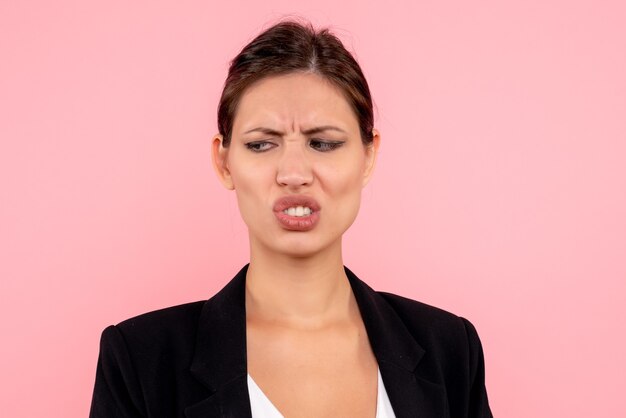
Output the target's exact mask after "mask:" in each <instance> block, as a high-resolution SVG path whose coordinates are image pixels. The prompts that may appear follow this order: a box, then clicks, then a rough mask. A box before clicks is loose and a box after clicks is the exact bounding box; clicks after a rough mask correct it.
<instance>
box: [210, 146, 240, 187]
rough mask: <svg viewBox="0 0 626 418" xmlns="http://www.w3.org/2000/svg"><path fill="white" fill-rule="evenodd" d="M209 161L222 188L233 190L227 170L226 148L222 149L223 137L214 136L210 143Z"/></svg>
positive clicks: (231, 180)
mask: <svg viewBox="0 0 626 418" xmlns="http://www.w3.org/2000/svg"><path fill="white" fill-rule="evenodd" d="M211 161H212V162H213V168H214V169H215V172H216V173H217V177H218V178H219V180H220V182H221V183H222V185H223V186H224V187H226V188H227V189H228V190H234V189H235V185H234V184H233V179H232V177H231V175H230V170H229V169H228V148H226V147H224V137H223V136H222V135H220V134H216V135H215V136H214V137H213V141H212V143H211Z"/></svg>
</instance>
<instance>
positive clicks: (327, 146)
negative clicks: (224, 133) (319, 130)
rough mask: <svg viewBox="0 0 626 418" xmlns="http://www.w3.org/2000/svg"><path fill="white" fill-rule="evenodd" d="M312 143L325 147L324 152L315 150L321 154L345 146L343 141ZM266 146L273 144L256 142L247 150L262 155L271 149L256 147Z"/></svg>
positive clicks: (247, 145)
mask: <svg viewBox="0 0 626 418" xmlns="http://www.w3.org/2000/svg"><path fill="white" fill-rule="evenodd" d="M312 143H316V144H320V145H321V146H322V147H324V150H320V149H318V148H314V149H315V150H317V151H319V152H330V151H333V150H335V149H337V148H339V147H341V146H342V145H343V144H344V142H343V141H331V142H327V141H320V140H319V139H312V140H310V141H309V144H312ZM265 144H272V142H269V141H255V142H248V143H247V144H245V145H246V148H248V149H249V150H250V151H252V152H256V153H262V152H266V151H269V149H270V148H268V149H264V150H261V149H259V148H255V147H258V146H262V145H265Z"/></svg>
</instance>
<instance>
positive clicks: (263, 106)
mask: <svg viewBox="0 0 626 418" xmlns="http://www.w3.org/2000/svg"><path fill="white" fill-rule="evenodd" d="M259 124H265V125H269V126H272V127H276V128H278V127H282V128H286V127H302V128H303V129H306V128H307V127H310V126H314V125H320V124H325V125H326V124H334V125H338V126H340V127H341V128H343V129H345V130H346V131H351V130H358V120H357V117H356V115H355V113H354V111H353V110H352V107H351V106H350V104H349V102H348V100H347V99H346V98H345V96H344V94H343V92H342V90H341V89H340V88H339V87H337V86H335V85H334V84H332V83H331V82H330V81H328V80H327V79H325V78H323V77H321V76H319V75H317V74H313V73H292V74H287V75H280V76H271V77H266V78H263V79H261V80H259V81H257V82H256V83H254V84H253V85H251V86H250V87H248V89H247V90H246V91H245V92H244V93H243V95H242V97H241V99H240V101H239V105H238V108H237V112H236V115H235V120H234V123H233V131H235V132H237V131H241V130H247V129H248V128H250V127H252V125H259Z"/></svg>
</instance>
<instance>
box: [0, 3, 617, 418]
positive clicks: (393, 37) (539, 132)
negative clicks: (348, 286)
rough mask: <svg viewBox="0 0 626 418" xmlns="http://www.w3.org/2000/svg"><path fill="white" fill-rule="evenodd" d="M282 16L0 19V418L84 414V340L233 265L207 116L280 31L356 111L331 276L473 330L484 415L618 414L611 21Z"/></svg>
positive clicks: (607, 13)
mask: <svg viewBox="0 0 626 418" xmlns="http://www.w3.org/2000/svg"><path fill="white" fill-rule="evenodd" d="M504 3H506V4H504ZM300 4H301V5H299V6H294V3H293V1H287V0H285V1H277V0H272V1H265V2H250V3H249V4H248V3H242V2H236V1H235V2H230V3H228V2H225V1H223V2H219V5H218V4H217V2H208V1H203V2H200V1H196V2H191V1H185V2H174V1H170V2H165V1H131V2H129V1H107V2H86V1H80V0H76V1H69V0H63V1H17V0H3V1H2V2H1V3H0V57H1V58H0V60H1V64H0V115H1V116H0V118H1V121H0V138H1V148H0V150H1V152H0V240H1V242H0V256H1V257H2V262H1V263H0V276H1V282H0V286H1V287H0V295H1V298H2V299H1V303H0V321H1V324H0V325H1V332H2V334H1V335H2V337H3V338H2V341H1V344H0V370H1V372H0V379H1V387H0V411H1V412H0V414H1V415H2V416H6V417H84V416H86V415H87V412H88V408H89V404H90V398H91V391H92V388H93V380H94V374H95V366H96V358H97V354H98V341H99V337H100V332H101V331H102V329H103V328H104V327H105V326H107V325H108V324H111V323H117V322H119V321H121V320H123V319H125V318H128V317H130V316H133V315H136V314H139V313H143V312H146V311H148V310H153V309H157V308H161V307H165V306H170V305H175V304H179V303H184V302H189V301H194V300H200V299H206V298H208V297H210V296H211V295H212V294H214V293H215V292H216V291H217V290H219V289H220V288H221V287H222V286H223V285H224V284H225V283H226V282H227V281H228V280H229V279H230V278H232V276H233V275H234V274H235V273H236V271H237V270H238V269H239V268H240V267H241V266H242V265H243V264H244V263H245V262H246V260H247V257H248V246H247V235H246V229H245V226H244V224H243V222H242V221H241V220H240V218H239V214H238V211H237V206H236V202H235V198H234V194H232V193H230V192H227V191H226V190H225V189H223V188H222V187H221V185H220V184H219V183H218V181H217V179H216V178H215V175H214V173H213V171H212V169H211V166H210V163H209V156H210V154H209V140H210V137H211V135H212V134H213V133H215V131H216V115H215V113H216V106H217V100H218V95H219V93H220V90H221V87H222V83H223V81H224V78H225V75H226V69H227V63H228V60H229V59H231V58H232V57H233V56H234V55H235V54H236V52H238V51H239V49H240V48H241V47H242V46H243V45H244V44H245V43H246V42H247V41H249V40H250V39H251V38H252V37H253V36H255V35H256V34H257V33H258V32H259V31H260V30H261V29H263V28H264V27H266V26H268V25H269V23H271V22H274V21H275V20H276V19H277V18H280V17H281V16H283V15H285V14H290V13H296V14H299V15H303V16H306V17H308V18H309V19H311V20H312V21H313V22H314V23H315V24H316V25H330V26H331V27H332V28H334V29H335V32H336V33H337V34H339V36H340V37H341V38H342V39H343V40H344V41H345V43H346V45H347V46H348V47H349V48H350V49H353V50H355V51H356V56H357V57H358V59H359V61H360V62H361V64H362V66H363V69H364V72H365V74H366V76H367V77H368V80H369V82H370V84H371V88H372V92H373V95H374V98H375V102H376V105H377V109H378V111H377V119H376V121H377V127H378V128H379V129H380V131H381V133H382V136H383V142H382V146H381V151H380V156H379V160H378V165H377V170H376V173H375V175H374V179H373V180H372V182H371V183H370V185H369V186H368V187H367V189H366V190H365V193H364V197H363V205H362V210H361V213H360V216H359V218H358V220H357V222H356V223H355V224H354V226H353V227H352V229H351V230H350V231H349V233H348V234H347V236H346V237H345V263H346V265H347V266H349V267H350V268H351V269H353V271H354V272H355V273H356V274H357V275H359V276H360V277H361V278H362V279H364V280H366V281H367V282H368V283H370V284H371V285H372V286H373V287H374V288H376V289H379V290H386V291H391V292H394V293H398V294H402V295H405V296H408V297H412V298H415V299H419V300H421V301H424V302H427V303H430V304H433V305H436V306H439V307H442V308H444V309H447V310H450V311H452V312H454V313H457V314H459V315H462V316H465V317H467V318H469V319H470V320H471V321H472V322H473V323H474V324H475V325H476V327H477V328H478V331H479V334H480V336H481V338H482V341H483V344H484V349H485V354H486V361H487V363H486V364H487V369H486V372H487V385H488V392H489V396H490V399H491V405H492V408H493V411H494V414H495V415H496V416H498V417H508V418H517V417H519V418H522V417H523V418H528V417H591V416H593V417H616V416H626V415H624V414H626V397H625V396H624V393H623V391H624V376H626V365H625V362H624V352H626V337H625V336H624V332H625V331H626V329H625V328H626V326H625V325H624V324H625V323H626V285H625V279H626V261H625V259H626V76H625V74H626V25H625V24H624V22H625V21H626V8H625V6H624V3H623V2H621V1H617V0H616V1H597V0H594V1H592V0H586V1H545V0H531V1H528V0H525V1H517V2H511V1H508V2H502V1H471V2H468V1H455V2H450V1H441V0H433V1H404V2H393V1H389V2H387V1H377V2H364V1H353V2H339V1H337V0H332V1H327V0H323V1H320V0H316V1H311V2H301V3H300Z"/></svg>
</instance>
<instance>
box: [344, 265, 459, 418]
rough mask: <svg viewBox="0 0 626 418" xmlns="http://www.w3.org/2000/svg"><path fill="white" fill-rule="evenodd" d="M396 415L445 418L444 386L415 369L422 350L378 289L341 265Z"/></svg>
mask: <svg viewBox="0 0 626 418" xmlns="http://www.w3.org/2000/svg"><path fill="white" fill-rule="evenodd" d="M344 270H345V272H346V275H347V276H348V280H349V281H350V286H351V287H352V292H353V293H354V297H355V299H356V301H357V304H358V305H359V311H360V312H361V317H362V318H363V323H364V324H365V329H366V330H367V336H368V338H369V340H370V345H371V346H372V351H374V355H375V356H376V360H377V361H378V367H379V369H380V374H381V376H382V378H383V383H384V385H385V389H386V391H387V395H389V402H391V406H392V408H393V411H394V413H395V415H396V417H397V418H405V417H406V418H409V417H412V418H413V417H420V418H431V417H432V418H445V417H447V416H448V410H447V401H446V398H445V389H444V388H443V386H441V385H440V384H437V383H433V382H430V381H428V380H426V379H423V378H421V377H420V376H419V373H417V372H416V369H417V366H418V364H419V362H420V361H421V360H422V358H423V356H424V354H425V351H424V349H423V348H422V347H421V346H420V345H419V344H418V343H417V342H416V341H415V339H414V338H413V336H412V335H411V334H410V333H409V331H408V330H407V328H406V326H405V325H404V323H403V322H402V319H401V318H400V317H399V316H398V314H397V313H396V311H395V310H394V309H393V308H392V307H391V306H390V305H389V303H387V301H386V300H385V299H384V298H383V296H381V295H380V294H379V293H378V292H376V291H375V290H373V289H372V288H371V287H369V286H368V285H367V284H366V283H365V282H363V281H362V280H360V279H359V278H358V277H357V276H356V275H355V274H354V273H353V272H352V271H350V270H349V269H348V268H347V267H344Z"/></svg>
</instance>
